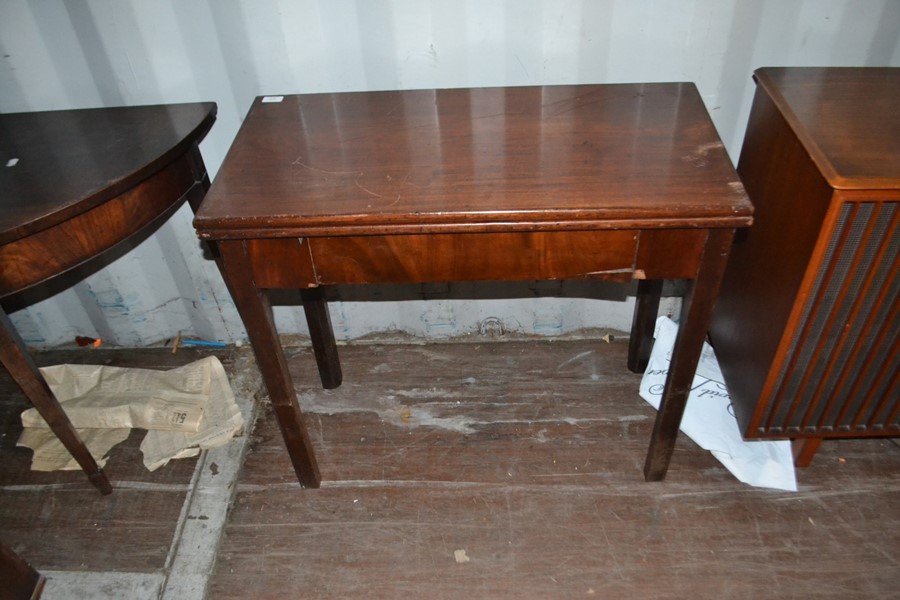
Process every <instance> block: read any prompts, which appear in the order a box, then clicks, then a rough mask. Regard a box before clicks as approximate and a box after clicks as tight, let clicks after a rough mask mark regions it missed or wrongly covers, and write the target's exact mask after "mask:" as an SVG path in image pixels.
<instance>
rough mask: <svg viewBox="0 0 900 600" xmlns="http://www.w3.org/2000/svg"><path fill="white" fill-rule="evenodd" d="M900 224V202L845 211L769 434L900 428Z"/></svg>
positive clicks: (805, 314)
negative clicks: (899, 381) (899, 416)
mask: <svg viewBox="0 0 900 600" xmlns="http://www.w3.org/2000/svg"><path fill="white" fill-rule="evenodd" d="M898 222H900V209H898V204H897V203H893V202H883V203H880V202H859V203H846V204H844V205H843V206H842V207H841V209H840V214H839V216H838V218H837V220H836V223H835V226H834V228H833V230H832V231H831V232H830V234H829V239H828V246H827V249H826V251H825V254H824V258H823V260H822V262H821V264H819V265H817V266H815V267H814V268H816V269H817V274H816V279H815V282H814V284H813V287H812V290H811V292H810V294H809V296H808V298H807V300H806V304H805V306H804V307H803V310H802V312H801V316H800V319H799V322H798V325H797V327H796V329H795V331H794V333H793V337H792V339H791V342H790V346H789V351H788V355H787V356H788V358H787V360H785V361H784V365H783V367H782V371H781V373H780V375H779V378H778V382H777V384H776V386H775V387H774V391H773V394H772V397H771V398H770V400H769V412H768V415H767V418H766V421H765V427H764V428H763V429H762V432H768V433H776V434H778V433H781V434H788V435H790V434H816V433H831V432H844V433H851V432H860V433H861V432H867V431H897V430H900V426H898V423H897V405H898V403H900V394H897V373H898V371H900V352H898V339H900V318H898V317H900V315H898V304H900V303H898V295H900V278H898V277H897V275H898V273H897V271H898V251H900V231H898ZM800 407H805V408H804V409H803V410H800Z"/></svg>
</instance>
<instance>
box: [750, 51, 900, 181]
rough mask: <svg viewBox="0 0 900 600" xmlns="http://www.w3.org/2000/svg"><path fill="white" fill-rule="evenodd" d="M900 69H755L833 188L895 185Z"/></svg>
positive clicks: (899, 166) (899, 165)
mask: <svg viewBox="0 0 900 600" xmlns="http://www.w3.org/2000/svg"><path fill="white" fill-rule="evenodd" d="M898 72H900V69H897V68H887V67H885V68H880V67H879V68H876V67H871V68H859V67H816V68H812V67H810V68H797V67H782V68H765V69H759V70H757V71H756V73H755V76H756V81H757V83H758V84H759V86H760V88H761V89H763V90H765V92H766V93H767V94H768V95H769V96H770V97H771V98H772V101H773V102H774V103H775V105H776V107H777V108H778V111H779V112H780V113H781V114H782V115H783V116H784V118H785V119H786V120H787V122H788V124H789V126H790V127H791V129H792V130H793V132H794V135H795V136H797V138H798V139H799V140H800V142H801V143H802V144H803V146H804V147H805V149H806V151H807V152H808V153H809V154H810V157H811V158H812V160H813V161H814V162H815V164H816V165H817V166H818V168H819V170H821V171H822V174H823V175H824V176H825V178H826V179H827V180H828V182H829V184H830V185H831V186H833V187H834V188H836V189H882V190H883V189H900V161H898V160H897V157H898V156H900V109H898V106H900V76H898Z"/></svg>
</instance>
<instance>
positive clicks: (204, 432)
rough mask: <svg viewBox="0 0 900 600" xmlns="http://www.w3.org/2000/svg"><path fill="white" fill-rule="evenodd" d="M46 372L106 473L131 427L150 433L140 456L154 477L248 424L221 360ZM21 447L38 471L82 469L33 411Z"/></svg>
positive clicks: (64, 367)
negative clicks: (172, 366)
mask: <svg viewBox="0 0 900 600" xmlns="http://www.w3.org/2000/svg"><path fill="white" fill-rule="evenodd" d="M41 373H42V374H43V375H44V378H45V379H46V380H47V383H48V385H49V386H50V389H51V390H52V391H53V394H54V395H55V396H56V398H57V399H58V400H59V402H60V405H61V406H62V408H63V410H64V411H65V412H66V414H67V415H68V416H69V419H70V420H71V421H72V424H73V425H74V426H75V428H76V429H77V430H78V434H79V435H80V436H81V439H82V440H84V443H85V445H86V446H87V447H88V450H90V452H91V455H92V456H94V458H95V459H96V460H97V462H98V464H100V466H101V467H102V466H103V465H105V464H106V458H107V454H108V453H109V451H110V450H111V449H112V448H113V446H115V445H116V444H118V443H120V442H122V441H124V440H125V439H127V438H128V436H129V434H130V433H131V429H132V428H139V429H147V434H146V436H145V437H144V441H143V442H142V443H141V451H142V452H143V455H144V465H145V466H146V467H147V469H149V470H150V471H154V470H156V469H158V468H159V467H161V466H163V465H165V464H166V463H167V462H169V461H170V460H172V459H174V458H185V457H188V456H196V455H197V454H199V452H200V450H203V449H207V448H216V447H218V446H223V445H225V444H226V443H228V441H229V440H230V439H231V438H232V437H234V436H235V434H237V433H238V432H239V431H240V430H241V429H242V427H243V426H244V419H243V416H242V415H241V412H240V409H239V408H238V406H237V403H236V402H235V400H234V393H233V392H232V390H231V385H230V384H229V382H228V376H227V374H226V373H225V368H224V367H223V366H222V363H221V362H220V361H219V359H218V358H216V357H215V356H210V357H207V358H204V359H202V360H198V361H195V362H192V363H190V364H187V365H184V366H182V367H178V368H175V369H170V370H168V371H157V370H152V369H130V368H121V367H110V366H98V365H56V366H52V367H44V368H42V369H41ZM22 425H23V426H24V428H25V429H24V431H23V432H22V435H21V436H20V437H19V441H18V443H17V445H18V446H24V447H27V448H31V449H32V450H33V451H34V455H33V457H32V463H31V468H32V470H34V471H56V470H78V469H80V468H81V467H80V466H79V465H78V463H77V462H75V459H73V458H72V457H71V455H70V454H69V452H68V451H67V450H66V449H65V447H64V446H63V445H62V444H61V443H60V442H59V440H58V439H56V436H55V435H54V434H53V432H52V431H51V430H50V429H49V427H48V426H47V424H46V423H45V422H44V420H43V418H41V416H40V415H39V414H38V413H37V411H36V410H35V409H33V408H32V409H28V410H26V411H25V412H23V413H22Z"/></svg>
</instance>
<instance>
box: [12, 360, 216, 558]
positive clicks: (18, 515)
mask: <svg viewBox="0 0 900 600" xmlns="http://www.w3.org/2000/svg"><path fill="white" fill-rule="evenodd" d="M232 352H233V351H232V350H230V349H229V350H226V351H223V352H219V353H217V355H219V358H220V359H221V360H222V361H223V363H224V364H226V365H230V364H231V362H232ZM209 354H210V353H209V352H208V351H206V352H204V351H196V350H193V349H186V351H179V352H178V353H177V354H175V355H173V354H172V353H171V350H169V349H163V348H157V349H141V350H132V351H127V350H121V349H110V350H106V349H98V350H95V349H81V350H79V351H52V352H42V353H38V354H37V356H36V359H37V361H38V364H39V365H41V366H44V365H50V364H60V363H82V364H108V365H113V366H128V367H135V368H153V369H170V368H174V367H177V366H180V365H183V364H186V363H188V362H191V361H194V360H198V359H199V358H201V357H202V356H208V355H209ZM2 375H3V377H2V378H0V416H2V421H0V422H2V425H3V430H2V438H0V454H2V461H0V539H3V540H4V542H5V543H7V544H8V545H10V546H11V547H13V548H15V549H16V551H17V552H20V553H21V554H22V555H23V556H27V557H28V560H29V561H30V562H31V563H32V564H33V565H34V566H35V567H36V568H38V569H39V570H41V569H44V570H60V571H123V572H133V573H150V572H155V571H159V570H161V569H163V568H164V567H165V566H166V560H167V557H168V554H169V551H170V547H171V545H172V539H173V536H174V534H175V532H176V527H177V524H178V517H179V515H180V513H181V509H182V505H183V503H184V499H185V496H186V494H187V492H188V490H189V487H190V484H191V479H192V477H193V474H194V467H195V465H196V459H195V458H190V459H183V460H177V461H173V462H172V463H170V464H169V465H166V466H165V467H163V468H161V469H158V470H157V471H154V472H152V473H151V472H149V471H147V470H146V469H145V468H144V466H143V462H142V455H141V451H140V448H139V446H140V442H141V440H142V439H143V435H144V432H143V431H139V430H135V431H133V432H132V434H131V435H130V436H129V438H128V440H126V441H125V442H123V443H122V444H120V445H119V446H117V447H116V448H114V449H113V451H112V452H111V454H110V460H109V462H108V463H107V466H106V468H105V471H106V472H107V474H108V476H109V478H110V480H111V482H112V484H113V490H114V492H113V493H112V494H110V495H109V496H102V495H100V494H98V493H97V491H96V489H95V488H94V487H93V486H92V485H90V484H89V483H88V482H87V480H86V478H85V476H84V473H82V472H81V471H69V472H59V471H57V472H51V473H38V472H33V471H31V470H30V462H31V451H30V450H28V449H25V448H16V447H15V443H16V440H17V439H18V437H19V434H20V433H21V431H22V428H21V424H20V421H19V414H20V413H21V412H22V410H25V409H26V408H28V406H29V405H28V403H27V400H26V399H25V398H24V396H22V395H21V393H20V392H19V390H18V388H16V387H15V385H14V384H13V383H12V382H11V381H10V380H9V378H8V377H7V376H6V373H5V372H3V373H2Z"/></svg>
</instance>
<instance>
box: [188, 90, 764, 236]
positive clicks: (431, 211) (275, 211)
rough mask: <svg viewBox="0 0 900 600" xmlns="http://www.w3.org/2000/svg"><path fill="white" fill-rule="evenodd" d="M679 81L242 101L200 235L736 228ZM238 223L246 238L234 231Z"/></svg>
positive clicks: (702, 112)
mask: <svg viewBox="0 0 900 600" xmlns="http://www.w3.org/2000/svg"><path fill="white" fill-rule="evenodd" d="M751 210H752V209H751V206H750V203H749V202H748V201H747V199H746V196H745V194H744V192H743V188H742V186H741V184H740V182H739V180H738V178H737V176H736V175H735V173H734V169H733V167H732V165H731V163H730V161H729V159H728V156H727V154H726V153H725V151H724V148H723V147H722V144H721V142H720V141H719V138H718V136H717V135H716V132H715V129H714V127H713V125H712V122H711V121H710V119H709V116H708V114H707V112H706V109H705V108H704V106H703V103H702V101H701V99H700V96H699V94H698V93H697V90H696V88H695V87H694V85H693V84H686V83H673V84H635V85H631V84H630V85H604V86H590V85H588V86H553V87H523V88H485V89H450V90H416V91H394V92H366V93H343V94H312V95H300V96H285V97H284V98H283V100H281V101H280V102H264V100H263V99H262V98H257V100H256V102H255V103H254V105H253V107H252V108H251V110H250V112H249V114H248V115H247V118H246V120H245V121H244V124H243V126H242V128H241V131H240V133H239V134H238V138H237V140H236V141H235V144H234V145H233V146H232V148H231V150H230V152H229V154H228V156H227V158H226V160H225V163H224V164H223V167H222V170H221V171H220V174H219V176H218V177H217V178H216V181H215V182H214V183H213V186H212V189H211V190H210V193H209V195H208V197H207V199H206V201H205V202H204V204H203V207H202V208H201V210H200V211H199V213H198V215H197V219H196V221H195V225H196V226H197V228H198V230H199V232H200V235H201V236H202V237H206V238H210V239H222V238H228V237H242V238H247V237H286V236H289V235H295V236H301V235H316V236H318V235H329V234H337V235H348V234H352V233H366V234H371V233H378V232H389V233H399V232H401V231H404V232H407V233H414V232H420V233H421V232H438V231H462V230H467V231H478V230H503V231H509V230H511V229H514V230H533V229H535V228H541V229H577V228H585V227H588V228H592V229H597V228H603V227H607V228H608V227H622V226H624V225H627V224H629V223H630V224H631V225H632V226H635V227H637V226H645V225H651V226H655V227H677V226H688V227H698V226H701V223H700V221H702V226H707V225H718V226H724V227H727V226H731V227H735V226H744V225H747V224H749V222H750V213H751ZM248 234H252V235H248Z"/></svg>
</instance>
